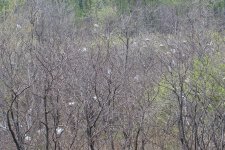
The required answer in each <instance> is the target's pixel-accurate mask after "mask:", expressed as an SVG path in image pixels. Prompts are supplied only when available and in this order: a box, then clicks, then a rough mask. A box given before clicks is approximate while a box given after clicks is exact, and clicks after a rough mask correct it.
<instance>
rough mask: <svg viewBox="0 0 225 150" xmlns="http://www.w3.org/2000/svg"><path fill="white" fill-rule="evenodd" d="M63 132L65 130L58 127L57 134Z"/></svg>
mask: <svg viewBox="0 0 225 150" xmlns="http://www.w3.org/2000/svg"><path fill="white" fill-rule="evenodd" d="M63 131H64V129H63V128H60V127H57V128H56V133H57V134H61V133H62V132H63Z"/></svg>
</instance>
